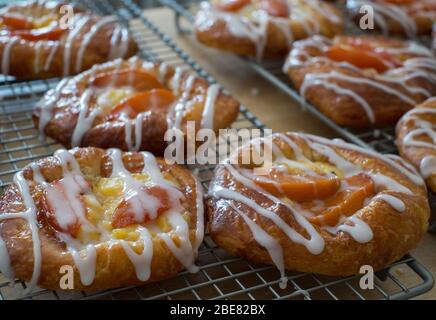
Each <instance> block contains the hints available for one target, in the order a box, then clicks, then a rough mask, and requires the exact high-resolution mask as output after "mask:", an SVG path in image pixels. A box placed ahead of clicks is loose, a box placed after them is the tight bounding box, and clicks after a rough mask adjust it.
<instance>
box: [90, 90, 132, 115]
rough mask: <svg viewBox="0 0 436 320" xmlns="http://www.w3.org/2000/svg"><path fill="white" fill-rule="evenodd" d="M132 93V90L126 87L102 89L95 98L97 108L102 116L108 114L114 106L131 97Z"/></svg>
mask: <svg viewBox="0 0 436 320" xmlns="http://www.w3.org/2000/svg"><path fill="white" fill-rule="evenodd" d="M133 93H134V91H133V89H131V88H127V87H126V88H117V89H115V88H110V89H104V90H102V91H101V93H100V94H99V96H98V98H97V107H98V108H99V109H100V110H101V111H103V113H104V114H109V113H110V112H111V111H112V109H113V108H114V107H115V106H116V105H118V104H119V103H120V102H121V101H123V100H124V99H126V98H129V97H131V96H132V95H133Z"/></svg>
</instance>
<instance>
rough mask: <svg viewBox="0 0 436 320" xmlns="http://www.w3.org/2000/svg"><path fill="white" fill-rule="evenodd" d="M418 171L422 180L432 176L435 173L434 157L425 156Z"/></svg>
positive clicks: (435, 159) (435, 163)
mask: <svg viewBox="0 0 436 320" xmlns="http://www.w3.org/2000/svg"><path fill="white" fill-rule="evenodd" d="M419 170H420V172H421V175H422V176H423V177H424V179H427V178H428V177H430V176H432V175H433V174H434V173H436V157H435V156H426V157H424V158H423V159H422V160H421V163H420V166H419Z"/></svg>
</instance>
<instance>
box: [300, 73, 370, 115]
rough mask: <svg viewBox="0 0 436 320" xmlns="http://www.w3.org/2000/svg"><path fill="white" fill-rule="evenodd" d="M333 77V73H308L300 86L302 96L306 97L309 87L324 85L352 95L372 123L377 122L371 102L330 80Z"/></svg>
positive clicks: (336, 91) (337, 91) (339, 92)
mask: <svg viewBox="0 0 436 320" xmlns="http://www.w3.org/2000/svg"><path fill="white" fill-rule="evenodd" d="M332 77H333V75H332V74H312V73H309V74H306V76H305V77H304V81H303V84H302V85H301V88H300V94H301V96H303V97H304V98H305V97H306V92H307V89H309V88H310V87H313V86H316V85H321V86H324V87H326V88H327V89H330V90H332V91H334V92H335V93H337V94H339V95H347V96H350V97H351V98H352V99H353V100H354V101H356V102H357V103H358V104H359V105H360V106H361V107H362V109H363V110H364V111H365V114H366V116H367V117H368V120H369V121H370V122H371V123H375V115H374V111H373V110H372V108H371V106H370V105H369V103H368V102H366V100H365V99H364V98H362V97H361V96H360V95H358V94H357V93H356V92H354V91H353V90H351V89H346V88H343V87H341V86H339V85H337V84H335V83H332V82H329V79H330V78H332Z"/></svg>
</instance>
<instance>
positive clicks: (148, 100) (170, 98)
mask: <svg viewBox="0 0 436 320" xmlns="http://www.w3.org/2000/svg"><path fill="white" fill-rule="evenodd" d="M175 100H176V97H175V96H174V95H173V94H172V92H171V91H169V90H165V89H152V90H150V91H145V92H139V93H136V94H134V95H133V96H131V97H128V98H125V99H124V100H122V101H121V102H120V103H119V104H118V105H116V106H115V107H114V108H113V109H112V111H111V115H112V116H116V117H118V116H120V115H121V114H124V115H127V116H128V117H129V118H135V117H136V116H137V115H138V114H139V113H141V112H145V111H162V112H166V111H168V109H169V107H170V106H171V105H172V104H173V103H174V101H175Z"/></svg>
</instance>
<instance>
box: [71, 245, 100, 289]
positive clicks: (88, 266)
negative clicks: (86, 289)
mask: <svg viewBox="0 0 436 320" xmlns="http://www.w3.org/2000/svg"><path fill="white" fill-rule="evenodd" d="M69 251H70V252H71V256H72V257H73V260H74V263H75V264H76V266H77V268H78V269H79V273H80V281H81V282H82V284H83V285H84V286H89V285H91V284H92V283H93V282H94V278H95V267H96V263H97V250H96V248H95V245H93V244H90V245H87V246H86V248H85V249H84V250H81V251H77V250H72V249H71V248H69Z"/></svg>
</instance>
